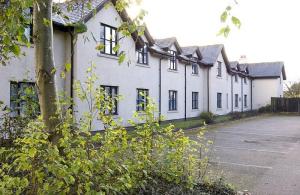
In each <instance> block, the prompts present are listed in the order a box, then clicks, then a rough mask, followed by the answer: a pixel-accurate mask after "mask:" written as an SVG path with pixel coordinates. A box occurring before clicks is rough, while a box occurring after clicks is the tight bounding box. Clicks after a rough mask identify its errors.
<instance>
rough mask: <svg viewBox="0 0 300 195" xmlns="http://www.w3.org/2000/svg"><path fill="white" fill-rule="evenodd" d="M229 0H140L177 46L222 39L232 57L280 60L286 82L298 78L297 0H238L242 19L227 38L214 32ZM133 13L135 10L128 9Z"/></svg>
mask: <svg viewBox="0 0 300 195" xmlns="http://www.w3.org/2000/svg"><path fill="white" fill-rule="evenodd" d="M230 2H231V3H232V2H233V1H231V0H184V1H183V0H143V3H142V5H141V6H142V8H144V9H145V10H146V11H147V12H148V15H147V17H146V18H145V21H146V23H147V26H148V28H149V30H150V32H151V34H152V35H153V37H155V38H166V37H170V36H175V37H177V39H178V41H179V43H180V44H181V46H188V45H207V44H215V43H223V44H225V47H226V52H227V55H228V57H229V59H230V60H239V58H240V56H241V55H246V56H247V61H248V62H262V61H284V62H285V67H286V72H287V77H288V80H289V81H298V80H300V64H299V63H300V60H299V59H298V57H300V55H299V53H300V49H299V46H300V11H299V10H300V2H299V0H238V5H237V6H236V7H235V8H234V13H233V15H236V16H238V17H239V18H240V20H241V21H242V27H241V29H240V30H237V29H233V31H232V33H231V34H230V36H229V37H228V38H224V37H220V36H216V34H217V32H218V31H219V29H220V28H221V23H220V19H219V18H220V14H221V13H222V11H223V10H224V8H225V7H226V6H227V5H228V4H230ZM130 12H131V14H132V13H134V11H130Z"/></svg>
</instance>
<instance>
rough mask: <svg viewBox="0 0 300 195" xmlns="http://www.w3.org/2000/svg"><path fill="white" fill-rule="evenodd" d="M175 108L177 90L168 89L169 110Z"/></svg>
mask: <svg viewBox="0 0 300 195" xmlns="http://www.w3.org/2000/svg"><path fill="white" fill-rule="evenodd" d="M174 110H177V91H174V90H170V91H169V111H174Z"/></svg>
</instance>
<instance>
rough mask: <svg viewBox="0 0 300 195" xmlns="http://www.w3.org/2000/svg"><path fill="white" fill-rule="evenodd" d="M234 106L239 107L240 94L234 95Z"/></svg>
mask: <svg viewBox="0 0 300 195" xmlns="http://www.w3.org/2000/svg"><path fill="white" fill-rule="evenodd" d="M234 106H235V107H236V108H237V107H239V95H238V94H235V95H234Z"/></svg>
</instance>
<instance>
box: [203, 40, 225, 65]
mask: <svg viewBox="0 0 300 195" xmlns="http://www.w3.org/2000/svg"><path fill="white" fill-rule="evenodd" d="M223 48H224V45H222V44H217V45H207V46H200V47H199V49H200V52H201V54H202V57H203V59H202V61H203V62H205V63H207V64H211V65H212V64H214V63H215V62H216V61H217V59H218V56H219V54H220V52H221V51H222V49H223Z"/></svg>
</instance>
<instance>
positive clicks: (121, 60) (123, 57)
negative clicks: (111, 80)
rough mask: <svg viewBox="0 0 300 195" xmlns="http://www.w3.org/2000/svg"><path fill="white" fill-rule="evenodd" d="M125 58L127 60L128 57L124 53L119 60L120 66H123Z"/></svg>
mask: <svg viewBox="0 0 300 195" xmlns="http://www.w3.org/2000/svg"><path fill="white" fill-rule="evenodd" d="M125 58H126V55H125V53H124V52H122V53H121V54H120V56H119V60H118V62H119V64H122V63H123V62H124V60H125Z"/></svg>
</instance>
